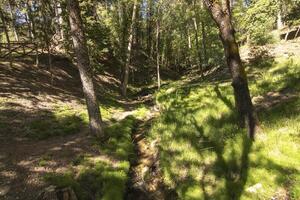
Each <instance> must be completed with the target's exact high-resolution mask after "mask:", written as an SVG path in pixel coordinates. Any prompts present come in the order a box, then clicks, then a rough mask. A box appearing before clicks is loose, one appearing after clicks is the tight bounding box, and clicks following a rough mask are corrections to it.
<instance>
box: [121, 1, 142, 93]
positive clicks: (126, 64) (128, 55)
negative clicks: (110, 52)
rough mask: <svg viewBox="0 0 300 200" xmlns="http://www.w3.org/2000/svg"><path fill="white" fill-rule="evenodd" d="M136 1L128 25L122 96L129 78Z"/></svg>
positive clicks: (125, 91)
mask: <svg viewBox="0 0 300 200" xmlns="http://www.w3.org/2000/svg"><path fill="white" fill-rule="evenodd" d="M137 3H138V0H134V3H133V10H132V19H131V26H130V30H129V38H128V47H127V53H126V60H125V66H124V76H123V81H122V95H123V96H124V97H126V96H127V85H128V78H129V66H130V59H131V50H132V43H133V33H134V28H135V20H136V15H137Z"/></svg>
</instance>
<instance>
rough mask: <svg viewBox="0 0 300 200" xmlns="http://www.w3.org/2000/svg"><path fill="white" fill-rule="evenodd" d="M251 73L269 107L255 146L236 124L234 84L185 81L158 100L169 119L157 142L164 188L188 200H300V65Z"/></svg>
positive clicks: (159, 126)
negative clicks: (287, 199)
mask: <svg viewBox="0 0 300 200" xmlns="http://www.w3.org/2000/svg"><path fill="white" fill-rule="evenodd" d="M247 71H248V73H249V77H250V81H249V82H250V88H251V93H252V95H253V96H259V97H260V99H261V102H260V104H263V105H264V103H265V104H266V105H269V106H265V107H262V108H261V109H259V112H258V115H259V120H260V127H261V130H260V131H259V133H257V135H256V140H255V141H254V142H252V141H251V140H249V139H248V138H247V136H246V130H242V129H240V128H239V127H238V126H237V125H236V123H235V122H236V117H237V116H236V114H235V111H234V98H233V91H232V88H231V85H230V83H229V82H228V81H224V80H220V81H217V82H216V81H215V82H213V83H212V82H209V81H205V82H203V83H199V84H189V83H187V82H188V81H187V80H185V81H178V82H175V83H172V84H170V85H168V86H167V87H164V88H163V89H161V90H160V92H159V93H158V94H157V102H158V103H159V104H160V106H161V107H162V108H163V112H162V114H161V116H160V117H159V118H158V119H157V120H156V122H155V123H154V124H153V127H152V129H151V134H150V135H151V136H150V138H149V140H153V139H158V140H159V141H160V165H161V168H162V172H163V176H164V182H165V184H166V185H167V186H168V187H170V188H174V189H175V190H176V191H177V193H178V195H179V197H180V199H184V200H198V199H245V200H246V199H249V200H250V199H271V198H272V197H274V198H276V199H285V197H287V196H288V197H290V198H291V199H299V198H300V154H299V149H300V138H299V132H300V123H299V122H300V96H299V91H300V60H297V59H296V58H289V59H276V60H273V61H270V62H265V63H263V64H261V65H260V66H251V65H250V66H248V67H247ZM282 93H283V94H284V95H285V96H287V97H286V98H280V95H281V94H282ZM272 94H276V95H277V96H276V95H275V96H276V97H277V99H276V100H277V101H274V100H273V99H272V98H271V97H272V96H274V95H272ZM269 96H271V97H269ZM289 97H290V98H289ZM268 101H269V102H268ZM273 101H274V102H275V103H274V102H273ZM268 103H269V104H268ZM259 106H260V105H257V107H259Z"/></svg>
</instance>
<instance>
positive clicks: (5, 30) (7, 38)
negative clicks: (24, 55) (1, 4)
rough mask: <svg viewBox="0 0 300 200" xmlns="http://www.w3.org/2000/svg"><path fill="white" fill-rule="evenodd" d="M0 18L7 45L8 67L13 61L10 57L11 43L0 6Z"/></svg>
mask: <svg viewBox="0 0 300 200" xmlns="http://www.w3.org/2000/svg"><path fill="white" fill-rule="evenodd" d="M0 18H1V21H2V24H3V29H4V33H5V37H6V41H7V46H8V51H9V52H8V53H9V54H8V56H9V65H10V67H12V65H13V64H12V63H13V57H12V52H11V44H10V38H9V34H8V30H7V26H6V19H5V16H4V13H3V10H2V8H0Z"/></svg>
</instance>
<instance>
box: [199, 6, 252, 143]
mask: <svg viewBox="0 0 300 200" xmlns="http://www.w3.org/2000/svg"><path fill="white" fill-rule="evenodd" d="M203 1H204V3H205V5H206V7H207V9H208V10H209V12H210V14H211V16H212V18H213V19H214V21H215V22H216V24H217V26H218V28H219V32H220V37H221V40H222V43H223V46H224V52H225V57H226V62H227V65H228V67H229V69H230V72H231V77H232V86H233V89H234V97H235V104H236V108H237V111H238V113H239V117H240V125H241V126H242V127H243V126H245V124H247V126H248V134H249V137H250V138H252V139H254V134H255V128H256V125H257V119H256V116H255V112H254V108H253V104H252V101H251V97H250V91H249V87H248V81H247V76H246V72H245V68H244V66H243V65H242V62H241V58H240V53H239V47H238V44H237V42H236V40H235V36H234V28H233V25H232V22H231V15H230V7H229V3H228V1H229V0H226V2H225V3H224V4H222V5H220V4H218V3H217V2H215V1H212V0H203Z"/></svg>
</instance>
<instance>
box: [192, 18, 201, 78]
mask: <svg viewBox="0 0 300 200" xmlns="http://www.w3.org/2000/svg"><path fill="white" fill-rule="evenodd" d="M193 22H194V30H195V38H196V48H197V54H198V60H199V69H200V73H201V77H203V68H202V56H201V51H200V44H199V36H198V23H197V19H196V17H194V18H193Z"/></svg>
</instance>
